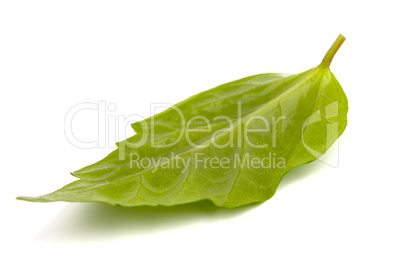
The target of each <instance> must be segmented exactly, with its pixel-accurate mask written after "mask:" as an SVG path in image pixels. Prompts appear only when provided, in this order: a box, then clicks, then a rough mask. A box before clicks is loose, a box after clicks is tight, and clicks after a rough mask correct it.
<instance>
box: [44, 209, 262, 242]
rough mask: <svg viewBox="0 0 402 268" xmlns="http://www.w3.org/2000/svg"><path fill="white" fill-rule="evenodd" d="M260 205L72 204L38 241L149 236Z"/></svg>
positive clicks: (221, 217)
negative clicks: (237, 206)
mask: <svg viewBox="0 0 402 268" xmlns="http://www.w3.org/2000/svg"><path fill="white" fill-rule="evenodd" d="M256 206H258V204H253V205H248V206H244V207H240V208H233V209H225V208H219V207H216V206H215V205H214V204H213V203H212V202H210V201H200V202H196V203H190V204H185V205H178V206H172V207H163V206H158V207H149V206H141V207H120V206H110V205H107V204H103V203H76V204H68V205H67V206H66V208H65V209H64V210H62V211H61V212H60V213H59V215H57V216H56V217H55V219H53V220H52V221H51V222H50V223H49V225H48V226H47V227H46V228H45V230H43V231H42V232H41V233H40V234H39V236H38V237H37V238H38V239H39V240H42V241H53V242H55V241H60V242H68V241H70V242H74V241H77V240H79V241H83V240H88V241H93V240H97V239H110V238H112V239H113V238H119V237H122V236H124V237H127V235H133V236H136V235H149V234H153V233H157V232H163V231H167V230H169V229H177V228H181V227H184V226H188V225H191V224H199V223H205V222H215V221H222V220H227V219H230V218H233V217H236V216H239V215H241V214H243V213H245V212H247V211H249V210H250V209H252V208H254V207H256Z"/></svg>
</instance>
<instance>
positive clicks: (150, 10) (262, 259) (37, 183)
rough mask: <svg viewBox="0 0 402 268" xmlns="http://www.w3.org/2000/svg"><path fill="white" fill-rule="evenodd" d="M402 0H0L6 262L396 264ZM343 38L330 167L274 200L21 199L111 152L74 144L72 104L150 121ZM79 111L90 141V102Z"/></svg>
mask: <svg viewBox="0 0 402 268" xmlns="http://www.w3.org/2000/svg"><path fill="white" fill-rule="evenodd" d="M399 2H400V1H351V0H348V1H307V0H304V1H233V0H232V1H205V0H204V1H197V2H196V1H99V0H98V1H83V0H79V1H72V0H70V1H1V4H0V90H1V105H0V109H1V113H0V116H1V132H0V135H1V140H0V141H1V188H0V191H1V193H0V205H1V221H0V225H1V228H0V232H1V236H0V239H1V247H2V249H1V252H2V254H1V255H2V256H1V258H0V266H1V267H402V256H401V252H402V242H401V241H402V230H401V226H402V216H401V214H402V213H401V210H402V209H401V208H402V182H401V178H402V176H401V173H400V166H401V143H400V136H401V130H402V129H401V110H400V108H401V104H400V103H401V102H400V99H401V96H402V94H401V92H402V86H401V82H400V81H401V80H400V77H401V74H402V72H401V71H402V68H401V61H402V57H401V47H402V37H401V25H402V19H401V15H400V11H401V6H400V3H399ZM339 33H342V34H343V35H344V36H345V37H346V41H345V43H344V45H343V46H342V47H341V49H340V50H339V52H338V54H337V55H336V57H335V59H334V61H333V63H332V65H331V69H332V71H333V73H334V74H335V75H336V77H337V78H338V80H339V81H340V83H341V85H342V86H343V88H344V90H345V92H346V94H347V96H348V99H349V105H350V111H349V115H348V121H349V123H348V126H347V128H346V131H345V133H344V134H343V135H342V137H341V139H340V142H339V165H338V166H337V167H336V168H333V167H330V166H328V165H325V164H323V163H322V162H319V161H316V162H314V163H312V164H309V165H306V166H303V167H299V168H297V169H295V170H293V171H292V172H290V173H289V174H288V175H287V176H286V177H285V178H284V180H283V181H282V183H281V185H280V187H279V189H278V191H277V193H276V195H275V196H274V197H273V198H272V199H271V200H269V201H267V202H265V203H263V204H259V205H254V206H251V207H245V208H240V209H234V210H225V209H216V208H214V207H212V206H207V205H203V204H201V205H200V204H197V205H189V206H181V207H173V208H146V207H145V208H144V207H142V208H119V207H112V206H108V205H104V204H81V203H74V204H68V203H48V204H41V203H29V202H23V201H18V200H15V197H16V196H18V195H41V194H45V193H48V192H51V191H53V190H55V189H57V188H59V187H61V186H63V185H65V184H67V183H69V182H71V181H73V177H72V176H70V175H69V172H71V171H75V170H77V169H79V168H81V167H83V166H85V165H88V164H91V163H93V162H95V161H97V160H99V159H101V158H102V157H104V156H105V155H106V154H108V153H109V152H110V151H112V150H113V146H110V148H107V147H105V148H94V149H80V148H76V147H74V146H73V145H72V144H70V143H69V142H68V140H67V139H66V137H65V134H64V118H65V115H66V113H67V112H68V110H69V109H70V108H71V107H73V106H74V105H76V104H78V103H82V102H91V103H98V101H106V103H107V104H110V103H114V104H115V105H116V107H117V110H116V111H115V112H108V115H112V116H117V115H126V116H127V115H131V114H140V115H143V116H146V117H147V116H149V114H150V110H149V105H150V104H151V103H155V102H169V103H176V102H178V101H180V100H183V99H185V98H187V97H189V96H191V95H193V94H195V93H198V92H200V91H202V90H206V89H209V88H212V87H214V86H216V85H219V84H222V83H225V82H228V81H232V80H235V79H238V78H242V77H245V76H249V75H253V74H258V73H265V72H283V73H299V72H302V71H305V70H307V69H309V68H311V67H314V66H316V65H318V64H319V63H320V61H321V58H322V57H323V56H324V54H325V52H326V51H327V49H328V48H329V46H330V45H331V44H332V42H333V41H334V40H335V38H336V37H337V36H338V34H339ZM74 120H75V121H74V125H73V130H74V132H75V134H76V135H77V137H79V138H80V139H82V140H86V141H91V140H95V139H96V138H97V134H98V132H97V128H98V126H97V125H98V122H97V114H96V112H94V111H87V112H83V113H80V114H79V115H77V117H76V118H75V119H74ZM111 127H112V126H111V125H109V126H108V129H109V128H111ZM132 133H133V132H128V134H129V135H131V134H132ZM121 134H122V133H120V135H121ZM110 138H111V140H112V141H113V136H110ZM113 142H114V141H113ZM331 157H332V158H333V159H335V158H336V155H335V154H333V155H332V156H331ZM334 157H335V158H334Z"/></svg>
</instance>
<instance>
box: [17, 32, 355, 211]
mask: <svg viewBox="0 0 402 268" xmlns="http://www.w3.org/2000/svg"><path fill="white" fill-rule="evenodd" d="M344 39H345V38H344V37H343V36H342V35H340V36H339V37H338V39H337V40H336V41H335V43H334V44H333V46H332V47H331V48H330V50H329V51H328V53H327V54H326V56H325V57H324V59H323V61H322V63H321V64H320V65H319V66H317V67H315V68H312V69H310V70H308V71H305V72H303V73H300V74H296V75H287V74H276V73H267V74H259V75H254V76H250V77H246V78H243V79H240V80H236V81H233V82H230V83H227V84H223V85H220V86H218V87H216V88H213V89H210V90H207V91H204V92H202V93H199V94H197V95H195V96H192V97H190V98H188V99H186V100H184V101H182V102H180V103H178V104H176V105H175V106H173V107H171V108H169V109H167V110H165V111H164V112H162V113H159V114H157V115H155V116H153V117H150V118H148V119H146V120H143V121H140V122H136V123H134V124H133V125H132V126H133V129H134V130H135V131H136V133H137V134H136V135H134V136H133V137H131V138H129V139H127V140H125V141H123V142H120V143H118V148H117V149H116V150H115V151H113V152H112V153H111V154H109V155H108V156H107V157H105V158H104V159H102V160H101V161H99V162H97V163H95V164H93V165H90V166H87V167H84V168H82V169H80V170H78V171H76V172H73V173H72V175H73V176H75V177H77V178H79V180H76V181H74V182H72V183H70V184H68V185H66V186H64V187H63V188H61V189H59V190H57V191H55V192H53V193H50V194H47V195H43V196H39V197H18V199H21V200H26V201H35V202H52V201H71V202H77V201H78V202H87V201H98V202H104V203H108V204H112V205H121V206H140V205H151V206H156V205H165V206H171V205H177V204H183V203H189V202H195V201H199V200H204V199H208V200H211V201H212V202H213V203H215V204H216V205H217V206H221V207H238V206H242V205H246V204H250V203H254V202H261V201H265V200H267V199H269V198H271V197H272V196H273V195H274V193H275V191H276V189H277V187H278V185H279V183H280V181H281V179H282V178H283V176H284V175H285V174H286V173H287V172H288V171H289V170H291V169H293V168H295V167H297V166H300V165H303V164H306V163H309V162H311V161H314V160H316V159H317V158H318V157H320V156H321V155H322V154H324V153H325V152H326V151H327V150H328V149H329V147H330V146H331V145H332V144H333V143H334V142H335V141H336V139H337V138H338V137H339V136H340V135H341V134H342V133H343V131H344V130H345V127H346V121H347V118H346V115H347V111H348V102H347V99H346V96H345V93H344V92H343V90H342V87H341V86H340V84H339V83H338V81H337V80H336V78H335V76H334V75H333V74H332V72H331V71H330V70H329V65H330V63H331V61H332V58H333V56H334V55H335V53H336V51H337V50H338V48H339V47H340V45H341V44H342V42H343V41H344Z"/></svg>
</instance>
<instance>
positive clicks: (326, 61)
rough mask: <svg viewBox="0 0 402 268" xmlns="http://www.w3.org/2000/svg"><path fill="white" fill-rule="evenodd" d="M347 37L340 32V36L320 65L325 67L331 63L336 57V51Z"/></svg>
mask: <svg viewBox="0 0 402 268" xmlns="http://www.w3.org/2000/svg"><path fill="white" fill-rule="evenodd" d="M345 39H346V38H345V37H344V36H343V35H342V34H340V35H339V36H338V38H337V39H336V40H335V42H334V43H333V44H332V46H331V47H330V48H329V50H328V52H327V54H325V56H324V58H323V59H322V62H321V64H320V65H319V66H321V67H323V68H328V69H329V66H330V65H331V62H332V59H333V58H334V56H335V54H336V52H337V51H338V49H339V48H340V47H341V45H342V44H343V42H344V41H345Z"/></svg>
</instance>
